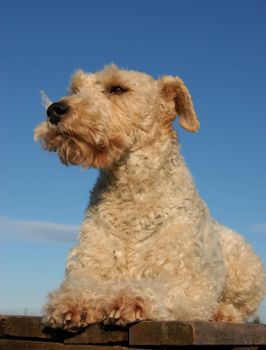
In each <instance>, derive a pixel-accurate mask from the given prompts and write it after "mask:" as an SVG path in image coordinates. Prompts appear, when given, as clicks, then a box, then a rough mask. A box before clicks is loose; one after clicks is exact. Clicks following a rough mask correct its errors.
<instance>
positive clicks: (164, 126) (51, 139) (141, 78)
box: [34, 65, 199, 168]
mask: <svg viewBox="0 0 266 350" xmlns="http://www.w3.org/2000/svg"><path fill="white" fill-rule="evenodd" d="M176 115H179V117H180V119H179V123H180V125H181V126H182V127H183V128H185V129H187V130H189V131H196V130H197V129H198V128H199V122H198V119H197V117H196V114H195V112H194V109H193V104H192V100H191V97H190V94H189V92H188V90H187V89H186V87H185V85H184V83H183V82H182V80H181V79H179V78H174V77H169V76H165V77H163V78H162V79H159V80H154V79H153V78H152V77H151V76H149V75H146V74H144V73H139V72H135V71H127V70H120V69H119V68H117V67H116V66H115V65H111V66H108V67H106V68H105V69H104V70H103V71H100V72H97V73H95V74H88V73H85V72H83V71H81V70H79V71H77V72H76V73H75V74H74V76H73V77H72V81H71V85H70V88H69V94H68V95H67V96H65V97H63V98H61V99H60V100H59V101H58V102H55V103H52V104H50V105H49V106H48V108H47V120H46V121H44V122H42V123H41V124H40V125H38V126H37V127H36V129H35V133H34V136H35V140H40V141H41V144H42V146H43V148H45V149H46V150H48V151H56V152H57V153H58V155H59V157H60V159H61V161H62V162H63V163H64V164H74V165H82V166H83V167H89V166H93V167H99V168H108V167H110V166H111V165H112V164H113V163H114V162H115V161H117V160H119V159H120V158H121V157H122V156H123V155H124V154H126V153H127V152H130V151H132V150H133V149H134V148H135V149H136V148H139V147H142V146H143V145H144V144H147V142H149V140H151V139H154V137H158V136H159V135H160V134H162V133H169V132H172V127H171V122H172V121H173V120H174V119H175V118H176Z"/></svg>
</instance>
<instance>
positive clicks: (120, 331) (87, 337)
mask: <svg viewBox="0 0 266 350" xmlns="http://www.w3.org/2000/svg"><path fill="white" fill-rule="evenodd" d="M127 342H128V329H127V328H118V327H107V326H105V327H103V326H101V325H100V324H94V325H92V326H90V327H88V328H87V329H86V330H84V331H83V332H82V333H79V334H76V335H73V336H72V337H68V338H66V339H65V340H64V343H65V344H113V343H116V344H117V343H127Z"/></svg>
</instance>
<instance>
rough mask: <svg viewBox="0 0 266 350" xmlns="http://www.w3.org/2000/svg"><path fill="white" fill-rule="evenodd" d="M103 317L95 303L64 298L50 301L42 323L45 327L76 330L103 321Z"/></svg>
mask: <svg viewBox="0 0 266 350" xmlns="http://www.w3.org/2000/svg"><path fill="white" fill-rule="evenodd" d="M104 318H105V315H104V314H103V311H102V310H101V308H97V307H96V302H95V301H89V300H84V299H82V298H74V297H71V296H65V297H63V298H56V300H52V301H50V303H48V305H47V306H46V308H45V316H44V318H43V323H44V325H45V326H47V327H52V328H63V329H67V330H77V329H79V328H83V327H86V326H88V325H90V324H93V323H96V322H100V321H103V319H104Z"/></svg>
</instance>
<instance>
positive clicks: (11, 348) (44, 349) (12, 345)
mask: <svg viewBox="0 0 266 350" xmlns="http://www.w3.org/2000/svg"><path fill="white" fill-rule="evenodd" d="M112 348H113V347H112V346H108V345H84V344H83V345H82V344H69V345H66V344H61V343H54V342H48V341H47V342H45V341H30V340H16V339H0V350H35V349H36V350H66V349H67V350H110V349H112ZM115 349H119V350H129V348H128V347H124V346H121V347H119V348H116V347H115ZM130 350H141V349H140V348H138V349H134V348H130Z"/></svg>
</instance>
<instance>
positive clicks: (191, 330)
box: [129, 321, 266, 346]
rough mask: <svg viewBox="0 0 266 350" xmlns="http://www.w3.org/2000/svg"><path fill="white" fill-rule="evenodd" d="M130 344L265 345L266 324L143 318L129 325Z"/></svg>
mask: <svg viewBox="0 0 266 350" xmlns="http://www.w3.org/2000/svg"><path fill="white" fill-rule="evenodd" d="M129 344H130V345H143V346H144V345H145V346H146V345H147V346H148V345H149V346H152V345H156V346H160V345H165V346H167V345H168V346H169V345H238V346H247V345H266V326H265V325H258V324H232V323H230V324H229V323H215V322H190V323H189V322H177V321H165V322H161V321H154V322H152V321H144V322H140V323H137V324H135V325H133V326H131V327H130V329H129Z"/></svg>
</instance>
